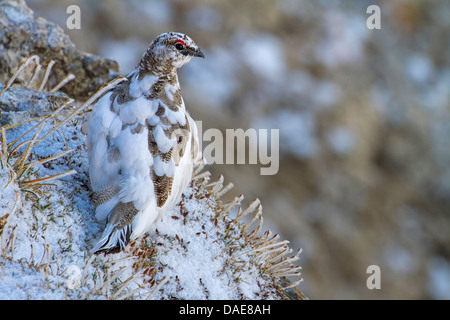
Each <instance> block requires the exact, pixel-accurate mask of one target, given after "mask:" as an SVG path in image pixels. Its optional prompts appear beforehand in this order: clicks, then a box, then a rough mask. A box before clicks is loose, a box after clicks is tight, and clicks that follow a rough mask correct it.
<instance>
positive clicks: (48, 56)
mask: <svg viewBox="0 0 450 320" xmlns="http://www.w3.org/2000/svg"><path fill="white" fill-rule="evenodd" d="M34 54H36V55H38V56H39V57H40V58H41V64H42V65H43V66H44V67H46V66H47V65H48V64H49V63H50V62H51V61H54V66H53V69H54V70H53V72H52V73H51V75H50V77H49V79H48V82H47V87H48V88H52V87H54V86H55V85H56V84H58V83H59V82H60V81H61V80H62V79H64V78H65V77H66V76H67V75H68V74H73V75H74V76H75V78H74V81H71V82H70V83H68V84H67V85H66V86H65V87H64V88H63V89H62V91H63V92H65V93H66V94H68V95H69V96H71V97H73V98H77V99H79V100H85V99H86V98H88V97H89V96H91V95H92V94H93V93H95V92H96V91H97V90H98V89H99V88H100V87H101V86H102V85H103V84H104V83H106V82H108V81H110V80H111V79H113V78H115V77H116V76H117V73H118V70H119V66H118V64H117V62H116V61H113V60H110V59H106V58H102V57H99V56H96V55H93V54H89V53H85V52H83V51H80V50H78V49H77V48H76V47H75V45H74V44H73V43H72V42H71V41H70V39H69V37H68V36H67V35H66V34H65V33H64V31H63V29H61V28H60V27H59V26H57V25H56V24H54V23H52V22H49V21H47V20H46V19H44V18H41V17H37V18H35V17H34V15H33V11H32V10H31V9H30V8H28V7H27V6H26V4H25V1H23V0H18V1H15V0H8V1H1V2H0V82H2V83H6V81H8V80H9V78H10V77H11V76H12V74H13V73H14V71H15V70H16V69H17V68H18V66H19V65H20V64H21V63H22V61H23V60H25V59H26V58H27V57H29V56H31V55H34ZM18 81H19V82H20V83H22V84H23V83H24V81H25V80H24V78H19V79H18Z"/></svg>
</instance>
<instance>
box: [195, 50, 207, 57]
mask: <svg viewBox="0 0 450 320" xmlns="http://www.w3.org/2000/svg"><path fill="white" fill-rule="evenodd" d="M194 57H199V58H204V57H205V55H204V54H203V52H201V51H200V48H198V49H197V50H195V51H194Z"/></svg>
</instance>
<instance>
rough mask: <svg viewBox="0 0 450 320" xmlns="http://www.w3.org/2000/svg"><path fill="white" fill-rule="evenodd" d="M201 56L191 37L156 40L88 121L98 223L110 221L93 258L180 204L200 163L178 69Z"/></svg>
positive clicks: (120, 245)
mask: <svg viewBox="0 0 450 320" xmlns="http://www.w3.org/2000/svg"><path fill="white" fill-rule="evenodd" d="M192 57H202V58H204V55H203V53H202V52H201V51H200V49H199V47H198V46H197V45H196V44H195V43H194V41H193V40H192V39H191V38H189V37H188V36H187V35H184V34H181V33H176V32H169V33H164V34H161V35H160V36H158V37H157V38H156V39H155V40H154V41H153V42H152V43H151V44H150V47H149V48H148V49H147V51H146V52H145V54H144V55H143V56H142V58H141V60H140V62H139V64H138V66H137V67H136V69H135V70H134V71H132V72H131V73H130V74H128V76H127V81H124V82H122V83H120V84H118V85H116V86H115V87H114V88H112V89H111V90H110V91H109V92H107V93H106V94H105V95H104V96H103V97H102V98H101V99H100V100H99V101H98V102H97V103H96V104H95V106H94V108H93V113H92V114H91V116H90V118H89V123H88V137H87V148H88V155H89V178H90V182H91V187H92V196H91V200H92V203H93V205H94V206H95V207H96V214H95V215H96V218H97V219H99V220H104V219H107V223H106V227H105V230H104V231H103V234H102V235H101V237H100V239H99V240H98V243H97V244H96V245H95V246H94V248H93V249H92V250H91V253H94V252H98V251H106V252H114V251H120V250H122V249H123V248H125V246H126V245H127V243H128V242H129V241H130V240H132V239H135V238H137V237H139V236H141V235H142V234H144V233H145V232H147V231H148V229H149V227H150V225H151V224H153V223H154V222H155V221H156V220H158V219H160V218H161V217H162V216H163V215H164V213H165V212H167V211H168V210H169V209H170V208H171V207H172V206H173V205H175V204H176V203H177V202H178V201H179V200H180V197H181V194H182V192H183V191H184V189H185V188H186V187H187V185H188V183H189V181H190V180H191V177H192V171H193V166H194V165H195V164H197V163H200V162H201V161H202V159H201V150H199V144H198V138H197V126H196V124H195V122H194V120H193V119H192V118H191V117H190V115H189V114H188V112H187V111H186V109H185V106H184V102H183V98H182V96H181V90H180V85H179V83H178V77H177V69H178V68H180V67H181V66H182V65H184V64H186V63H188V62H189V61H190V60H191V59H192Z"/></svg>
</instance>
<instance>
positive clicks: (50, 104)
mask: <svg viewBox="0 0 450 320" xmlns="http://www.w3.org/2000/svg"><path fill="white" fill-rule="evenodd" d="M2 89H3V86H0V91H1V90H2ZM66 99H67V96H66V95H65V94H64V93H61V92H38V91H35V90H32V89H26V88H20V87H11V88H8V90H6V91H5V92H4V93H3V94H2V95H1V96H0V126H4V125H11V124H15V123H19V122H22V121H24V120H27V119H32V118H35V117H39V116H44V115H48V114H50V113H51V112H52V111H53V110H54V109H55V108H56V107H57V106H59V105H60V104H61V103H63V102H64V101H65V100H66Z"/></svg>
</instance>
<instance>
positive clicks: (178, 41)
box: [175, 40, 186, 46]
mask: <svg viewBox="0 0 450 320" xmlns="http://www.w3.org/2000/svg"><path fill="white" fill-rule="evenodd" d="M175 43H180V44H182V45H183V46H186V43H184V41H181V40H177V41H175Z"/></svg>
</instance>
